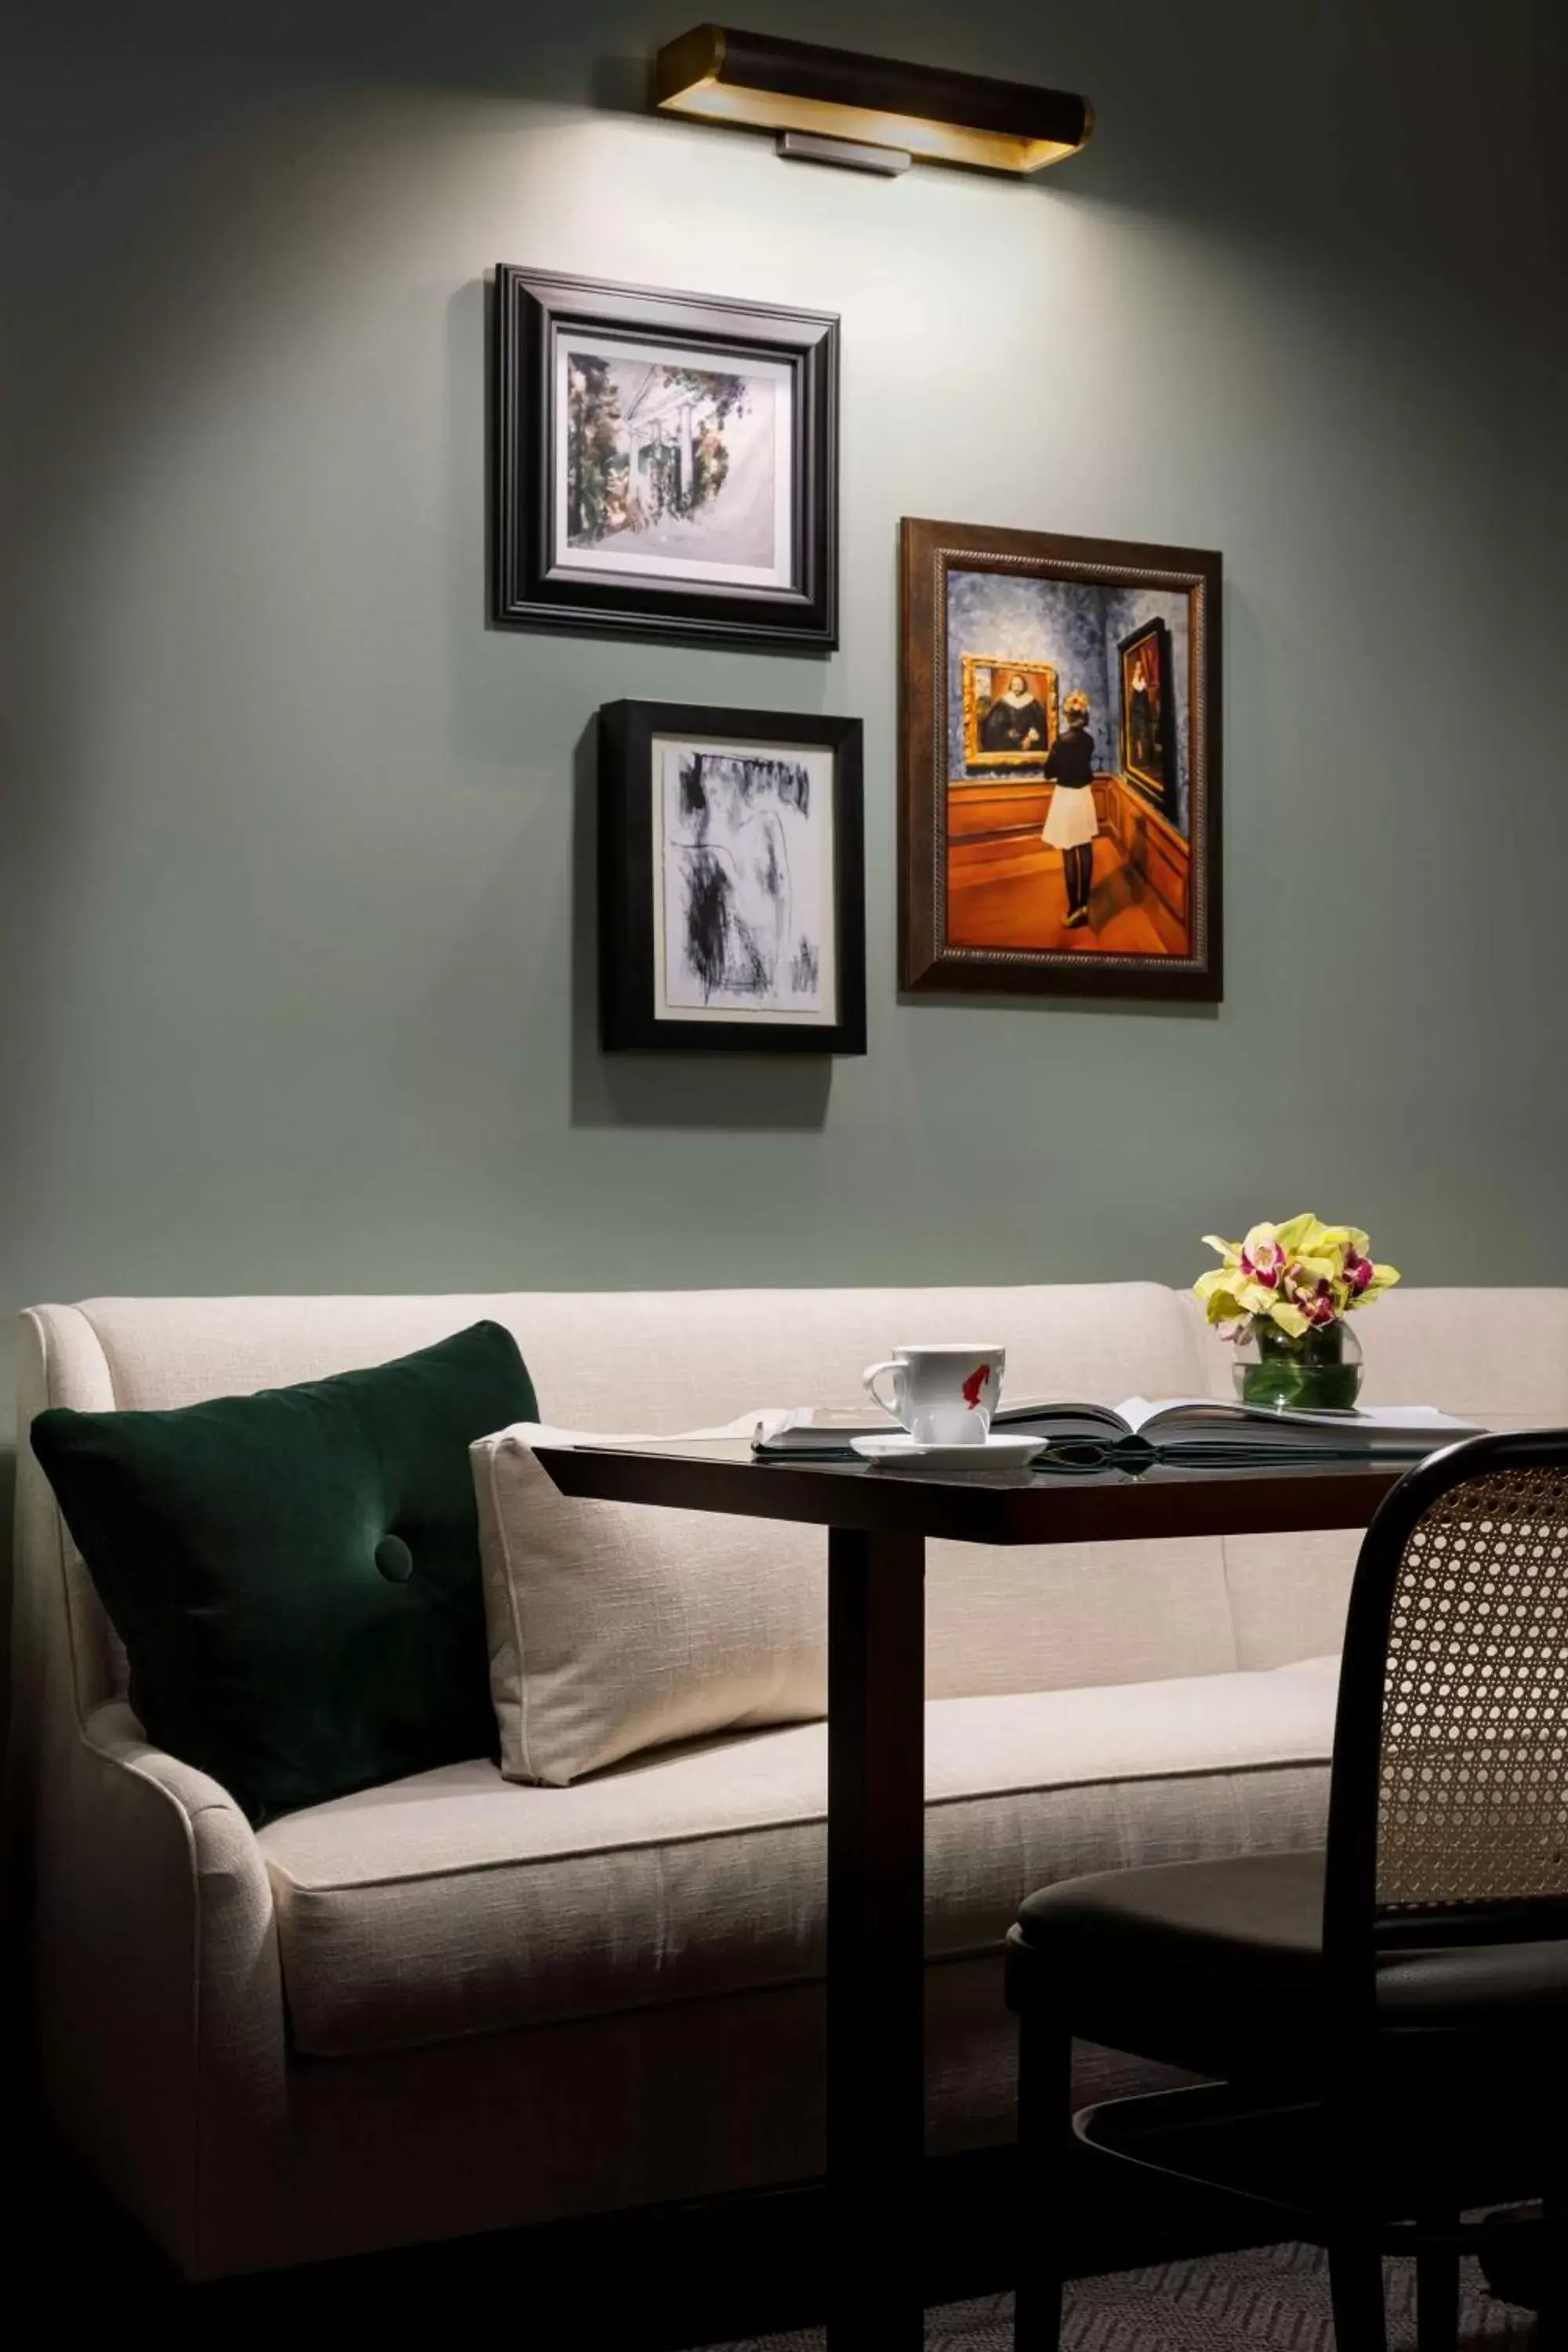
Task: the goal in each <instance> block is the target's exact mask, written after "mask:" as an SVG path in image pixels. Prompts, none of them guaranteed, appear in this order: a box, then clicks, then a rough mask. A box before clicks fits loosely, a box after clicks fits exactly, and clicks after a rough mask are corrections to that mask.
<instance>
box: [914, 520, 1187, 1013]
mask: <svg viewBox="0 0 1568 2352" xmlns="http://www.w3.org/2000/svg"><path fill="white" fill-rule="evenodd" d="M900 552H901V582H902V630H901V671H900V802H899V806H900V817H899V829H900V875H899V879H900V891H899V910H900V923H899V929H900V976H901V980H902V984H903V986H904V987H905V988H906V989H909V990H914V991H928V990H942V989H963V990H1003V991H1008V992H1016V993H1021V994H1029V995H1058V996H1078V997H1084V996H1121V997H1148V998H1164V999H1171V998H1176V999H1181V998H1190V999H1193V1000H1195V1001H1199V1002H1204V1001H1207V1002H1210V1003H1215V1002H1217V1001H1218V1000H1219V998H1220V996H1221V995H1222V993H1223V961H1222V913H1223V909H1222V904H1221V862H1220V580H1221V563H1220V558H1219V557H1218V555H1216V554H1215V553H1213V552H1211V551H1208V550H1205V549H1197V548H1181V547H1161V546H1148V545H1144V544H1142V543H1141V542H1137V541H1124V540H1095V539H1069V538H1066V537H1063V536H1060V535H1059V534H1056V533H1051V532H1045V531H1026V530H986V529H982V528H978V527H973V526H970V525H966V524H962V523H942V522H926V521H917V520H905V522H904V523H903V525H902V542H901V551H900Z"/></svg>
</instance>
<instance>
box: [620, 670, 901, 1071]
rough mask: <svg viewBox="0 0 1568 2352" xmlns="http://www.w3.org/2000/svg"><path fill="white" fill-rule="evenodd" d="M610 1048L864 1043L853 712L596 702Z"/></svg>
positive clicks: (794, 1047)
mask: <svg viewBox="0 0 1568 2352" xmlns="http://www.w3.org/2000/svg"><path fill="white" fill-rule="evenodd" d="M598 854H599V975H600V976H599V1005H600V1028H601V1034H602V1038H603V1042H604V1045H605V1047H606V1049H607V1050H610V1051H618V1050H621V1049H624V1048H628V1047H648V1046H663V1047H669V1048H679V1049H681V1050H683V1051H690V1050H691V1049H693V1048H695V1049H696V1050H697V1051H699V1052H710V1053H738V1052H739V1053H754V1052H765V1053H784V1054H863V1053H864V1052H865V1050H866V912H865V852H864V846H863V832H862V814H861V727H860V721H859V720H858V719H823V718H818V717H816V716H814V715H803V714H800V713H796V712H781V711H768V710H711V709H704V708H702V707H701V706H700V705H693V704H689V703H671V702H612V703H610V704H608V705H607V706H606V707H605V709H603V710H601V712H600V713H599V849H598Z"/></svg>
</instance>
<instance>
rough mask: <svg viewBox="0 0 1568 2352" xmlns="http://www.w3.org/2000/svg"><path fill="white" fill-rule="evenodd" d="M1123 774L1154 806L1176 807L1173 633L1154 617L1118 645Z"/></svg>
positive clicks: (1131, 632) (1165, 624)
mask: <svg viewBox="0 0 1568 2352" xmlns="http://www.w3.org/2000/svg"><path fill="white" fill-rule="evenodd" d="M1116 651H1117V656H1118V676H1119V681H1120V688H1121V772H1122V774H1123V775H1124V776H1126V777H1127V778H1128V779H1129V781H1130V782H1132V783H1135V784H1137V785H1138V786H1139V787H1140V789H1141V790H1142V791H1143V792H1146V793H1149V794H1150V795H1151V797H1152V799H1153V801H1154V802H1155V803H1156V804H1157V805H1158V806H1160V807H1162V808H1166V809H1169V808H1171V807H1172V806H1173V804H1174V800H1175V787H1176V784H1177V782H1178V776H1177V772H1176V762H1175V758H1174V754H1175V750H1176V739H1175V729H1174V726H1173V688H1172V683H1171V628H1170V624H1169V622H1167V621H1163V620H1161V619H1160V618H1159V617H1158V615H1156V616H1155V618H1154V619H1153V620H1152V621H1145V622H1143V623H1142V625H1141V626H1140V627H1138V628H1136V629H1133V630H1131V631H1130V632H1129V634H1128V635H1126V636H1124V637H1122V638H1120V639H1119V640H1118V643H1117V647H1116Z"/></svg>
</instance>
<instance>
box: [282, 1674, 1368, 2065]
mask: <svg viewBox="0 0 1568 2352" xmlns="http://www.w3.org/2000/svg"><path fill="white" fill-rule="evenodd" d="M1334 1691H1335V1672H1334V1661H1333V1660H1332V1659H1320V1660H1315V1661H1313V1662H1311V1663H1310V1664H1302V1665H1298V1666H1293V1667H1288V1668H1283V1669H1280V1670H1279V1671H1278V1672H1276V1673H1273V1674H1268V1675H1215V1676H1203V1677H1198V1678H1196V1679H1194V1680H1181V1681H1171V1682H1164V1683H1156V1684H1145V1685H1134V1686H1132V1687H1130V1688H1114V1689H1100V1690H1092V1691H1056V1692H1043V1693H1042V1692H1031V1693H1028V1694H1026V1695H1022V1696H1012V1697H991V1698H968V1699H941V1700H936V1701H934V1702H933V1703H932V1704H931V1706H929V1707H928V1709H927V1730H926V1738H927V1769H926V1785H927V1790H928V1798H927V1812H926V1912H927V1948H928V1951H929V1952H930V1953H931V1956H932V1957H934V1958H952V1957H954V1956H957V1955H963V1954H973V1953H977V1952H982V1951H987V1950H994V1949H995V1948H998V1947H999V1945H1000V1943H1001V1940H1002V1937H1004V1935H1005V1932H1006V1929H1007V1927H1008V1926H1009V1925H1010V1923H1011V1921H1012V1919H1013V1916H1014V1915H1015V1913H1016V1909H1017V1906H1018V1904H1019V1902H1020V1901H1021V1899H1022V1897H1023V1896H1024V1895H1026V1893H1027V1892H1028V1891H1029V1889H1030V1888H1031V1887H1032V1886H1035V1885H1038V1884H1040V1883H1041V1882H1042V1881H1044V1880H1047V1879H1052V1878H1057V1877H1061V1876H1068V1875H1072V1874H1075V1873H1078V1872H1080V1871H1088V1870H1099V1869H1106V1868H1110V1867H1112V1866H1121V1865H1126V1864H1132V1863H1146V1862H1153V1861H1157V1860H1166V1859H1173V1858H1179V1857H1188V1856H1192V1857H1196V1856H1201V1855H1204V1854H1215V1853H1219V1854H1227V1853H1246V1852H1251V1851H1254V1850H1256V1849H1258V1848H1262V1847H1270V1846H1299V1845H1304V1844H1310V1843H1313V1842H1314V1841H1315V1840H1317V1839H1321V1835H1322V1824H1323V1802H1324V1788H1325V1781H1324V1771H1323V1767H1324V1762H1325V1759H1327V1757H1328V1754H1329V1751H1330V1748H1331V1740H1332V1729H1333V1708H1334ZM825 1818H826V1732H825V1730H824V1729H823V1728H822V1727H820V1726H818V1725H810V1726H803V1727H798V1728H795V1729H793V1730H787V1731H775V1732H770V1733H763V1734H758V1735H755V1736H753V1737H752V1738H746V1739H740V1740H736V1739H724V1740H721V1741H712V1742H709V1743H706V1744H704V1745H703V1746H701V1747H699V1748H691V1749H688V1750H685V1751H683V1752H680V1753H678V1754H674V1755H669V1754H667V1755H665V1756H663V1757H661V1758H658V1759H645V1760H644V1761H642V1762H641V1763H638V1764H633V1765H631V1766H628V1767H626V1768H625V1769H622V1770H620V1771H617V1772H613V1773H607V1774H603V1775H601V1776H599V1777H598V1778H597V1779H595V1780H589V1781H584V1782H583V1783H581V1784H580V1785H578V1786H577V1787H574V1788H572V1789H569V1790H539V1789H525V1788H518V1787H515V1786H512V1785H510V1784H508V1783H507V1782H505V1781H503V1780H501V1779H500V1777H499V1775H498V1774H497V1773H496V1772H495V1771H494V1769H492V1768H490V1767H489V1766H483V1765H459V1766H455V1767H453V1768H451V1769H448V1770H447V1771H445V1772H437V1773H426V1774H424V1775H422V1776H421V1777H420V1778H418V1779H416V1780H403V1781H400V1782H398V1783H397V1784H396V1786H395V1787H394V1788H390V1789H384V1790H367V1791H365V1792H364V1793H363V1795H361V1796H358V1797H353V1798H345V1799H341V1800H339V1801H337V1802H335V1803H332V1804H329V1805H322V1806H318V1807H315V1808H313V1809H311V1810H310V1811H305V1812H300V1813H293V1814H290V1815H289V1817H288V1818H287V1819H286V1820H284V1821H280V1822H275V1823H273V1824H272V1825H271V1826H270V1827H269V1828H268V1829H266V1830H264V1831H263V1832H262V1833H261V1837H260V1840H259V1843H260V1847H261V1852H262V1854H263V1856H264V1857H265V1860H266V1863H267V1866H268V1871H269V1873H270V1874H271V1877H272V1883H273V1886H274V1889H275V1892H276V1895H277V1903H278V1918H279V1948H280V1950H281V1953H282V1961H283V1976H284V1984H285V1988H286V1990H287V1994H288V2000H289V2019H290V2023H291V2027H292V2031H293V2035H294V2040H295V2042H296V2045H297V2046H298V2047H299V2048H300V2050H303V2051H308V2052H310V2053H312V2054H314V2055H316V2056H337V2055H342V2054H343V2053H349V2052H363V2051H369V2050H376V2049H386V2048H395V2047H398V2046H400V2045H403V2044H405V2043H408V2042H420V2041H434V2040H437V2039H441V2038H445V2037H447V2036H451V2035H454V2034H464V2033H480V2032H499V2031H501V2030H504V2029H507V2028H510V2027H513V2026H518V2025H525V2024H537V2023H543V2022H546V2021H555V2020H560V2019H563V2018H573V2017H583V2016H588V2015H592V2014H594V2013H595V2012H597V2011H606V2010H616V2009H631V2008H637V2007H639V2006H641V2005H643V2004H645V2003H647V2002H658V2001H668V2000H693V1999H697V1998H699V1997H701V1998H710V1997H711V1996H713V1995H715V1994H718V1993H732V1992H742V1991H746V1990H761V1989H763V1988H764V1987H768V1986H777V1985H783V1984H789V1983H792V1982H795V1981H797V1980H799V1979H803V1978H810V1977H815V1976H816V1975H818V1974H819V1973H820V1972H821V1969H822V1966H823V1951H824V1929H825V1913H824V1901H825V1894H826V1843H825V1835H824V1828H823V1823H824V1821H825Z"/></svg>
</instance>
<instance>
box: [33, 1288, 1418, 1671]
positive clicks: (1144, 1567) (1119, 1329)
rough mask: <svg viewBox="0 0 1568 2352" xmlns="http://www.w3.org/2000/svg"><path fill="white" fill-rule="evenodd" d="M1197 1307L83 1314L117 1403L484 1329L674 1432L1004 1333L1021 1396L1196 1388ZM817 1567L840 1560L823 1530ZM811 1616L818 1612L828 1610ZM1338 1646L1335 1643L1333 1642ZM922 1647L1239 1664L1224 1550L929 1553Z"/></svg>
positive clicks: (396, 1301)
mask: <svg viewBox="0 0 1568 2352" xmlns="http://www.w3.org/2000/svg"><path fill="white" fill-rule="evenodd" d="M1187 1307H1188V1302H1187V1301H1186V1300H1185V1299H1184V1297H1182V1296H1181V1295H1179V1294H1178V1293H1175V1292H1173V1291H1171V1290H1167V1289H1165V1288H1163V1287H1162V1286H1158V1285H1155V1284H1152V1283H1116V1284H1081V1285H1059V1286H1044V1285H1040V1286H1008V1287H993V1288H964V1289H902V1290H900V1289H880V1290H770V1291H740V1290H718V1291H671V1292H646V1291H645V1292H624V1293H623V1292H581V1293H579V1292H537V1293H510V1294H498V1295H480V1296H464V1297H412V1298H396V1297H363V1298H353V1297H339V1298H331V1297H328V1298H305V1299H289V1298H227V1299H225V1298H213V1299H100V1300H91V1301H89V1302H88V1303H87V1304H86V1305H85V1306H84V1307H82V1309H81V1310H80V1311H81V1313H82V1315H83V1316H84V1317H85V1318H87V1320H88V1322H89V1324H90V1326H91V1328H92V1329H93V1330H94V1331H95V1332H96V1334H97V1336H98V1339H99V1341H100V1345H101V1347H102V1349H103V1350H104V1355H105V1358H106V1360H107V1362H108V1366H109V1372H110V1380H111V1381H112V1385H113V1392H114V1398H115V1402H116V1403H117V1404H119V1405H121V1406H127V1405H131V1406H165V1405H173V1404H184V1403H189V1402H194V1401H195V1400H196V1399H198V1398H202V1397H208V1396H214V1395H220V1394H224V1393H232V1392H234V1391H243V1390H247V1389H255V1388H260V1387H263V1386H268V1385H273V1384H279V1383H283V1382H287V1381H298V1380H308V1379H314V1378H319V1377H321V1375H323V1374H325V1373H330V1372H335V1371H339V1370H344V1369H346V1368H348V1367H350V1366H352V1365H355V1364H373V1363H376V1362H379V1361H381V1360H383V1359H384V1358H385V1357H387V1356H390V1355H394V1354H395V1353H397V1352H398V1351H399V1350H400V1349H410V1348H415V1347H419V1346H422V1345H425V1344H427V1343H428V1342H429V1341H431V1340H434V1339H438V1338H440V1337H441V1336H442V1335H443V1334H444V1333H446V1332H448V1331H451V1330H453V1329H454V1328H458V1327H459V1326H461V1325H463V1324H465V1323H468V1322H473V1321H477V1320H479V1319H480V1318H487V1317H488V1318H493V1319H494V1320H495V1321H497V1322H500V1323H503V1324H505V1325H506V1326H507V1327H508V1328H510V1330H511V1332H512V1333H513V1335H514V1336H515V1337H516V1339H517V1340H518V1342H519V1344H520V1346H521V1349H522V1352H523V1355H524V1358H525V1359H526V1360H527V1363H528V1366H529V1370H530V1371H531V1374H532V1375H533V1380H534V1384H535V1387H536V1388H537V1391H538V1394H539V1399H540V1407H541V1411H542V1413H543V1414H544V1415H545V1416H546V1417H547V1418H548V1419H549V1420H550V1421H551V1422H552V1423H556V1424H557V1425H559V1426H563V1427H573V1428H578V1429H586V1430H593V1429H595V1428H596V1429H601V1430H628V1429H644V1430H661V1429H662V1430H679V1429H689V1428H695V1427H700V1426H704V1425H710V1424H714V1423H721V1422H724V1421H728V1420H730V1419H731V1418H732V1417H733V1416H734V1415H735V1414H736V1413H738V1412H745V1411H747V1410H749V1409H750V1408H752V1407H753V1406H767V1405H793V1404H802V1403H805V1402H818V1403H825V1404H854V1403H856V1402H858V1401H859V1399H860V1385H859V1375H860V1372H861V1370H862V1368H863V1367H864V1366H865V1365H866V1364H868V1363H869V1362H871V1361H873V1360H875V1359H877V1358H878V1357H881V1356H885V1355H886V1354H887V1352H888V1350H889V1347H891V1346H893V1345H896V1344H898V1343H900V1342H903V1341H910V1340H921V1339H999V1340H1001V1341H1002V1342H1003V1343H1004V1344H1005V1347H1006V1349H1007V1351H1008V1361H1007V1388H1008V1390H1009V1391H1011V1392H1012V1394H1013V1395H1015V1396H1026V1395H1029V1396H1051V1395H1054V1396H1062V1397H1089V1398H1104V1399H1106V1400H1108V1401H1110V1402H1117V1401H1118V1400H1119V1399H1121V1398H1122V1397H1125V1396H1127V1395H1130V1394H1131V1393H1133V1392H1134V1391H1142V1392H1144V1393H1145V1394H1152V1395H1159V1394H1162V1393H1163V1394H1167V1395H1184V1394H1193V1393H1199V1394H1201V1393H1203V1392H1204V1391H1205V1387H1206V1385H1207V1372H1208V1358H1209V1355H1210V1353H1211V1352H1212V1351H1213V1342H1212V1341H1211V1340H1209V1339H1207V1337H1206V1336H1205V1334H1204V1333H1203V1331H1202V1329H1201V1326H1200V1325H1199V1323H1198V1322H1197V1320H1196V1319H1195V1318H1194V1317H1192V1316H1191V1315H1189V1313H1188V1311H1187ZM1384 1311H1385V1308H1384V1307H1379V1309H1378V1312H1379V1313H1380V1314H1381V1313H1383V1312H1384ZM62 1401H63V1402H70V1399H69V1398H68V1397H67V1398H64V1399H63V1400H62ZM729 1524H730V1525H731V1527H733V1525H734V1523H729ZM758 1532H759V1533H761V1532H763V1531H762V1530H759V1531H758ZM766 1539H767V1540H769V1541H773V1540H774V1539H775V1538H774V1537H773V1535H772V1534H771V1533H770V1534H768V1535H767V1536H766ZM776 1539H777V1540H778V1541H779V1542H781V1543H783V1542H785V1541H787V1540H788V1538H784V1537H782V1536H780V1537H778V1538H776ZM815 1557H816V1560H817V1561H818V1562H821V1561H822V1560H824V1559H825V1558H826V1542H825V1540H824V1539H823V1538H820V1537H818V1538H816V1551H815ZM811 1605H812V1607H813V1610H814V1611H815V1612H816V1614H817V1615H818V1618H819V1617H820V1601H819V1596H815V1597H814V1599H813V1601H812V1604H811ZM1337 1641H1338V1633H1337V1630H1336V1632H1335V1633H1334V1635H1333V1636H1332V1638H1331V1640H1330V1641H1329V1642H1328V1643H1321V1642H1320V1643H1318V1644H1317V1646H1318V1648H1320V1649H1321V1648H1325V1647H1328V1648H1332V1647H1334V1646H1336V1645H1337ZM927 1642H928V1659H929V1688H930V1690H931V1696H933V1697H950V1696H969V1695H975V1694H980V1693H985V1692H992V1691H1009V1690H1056V1689H1063V1688H1069V1687H1072V1686H1073V1685H1089V1684H1105V1683H1129V1682H1142V1681H1152V1680H1156V1679H1158V1678H1160V1677H1162V1676H1163V1675H1194V1674H1207V1673H1215V1672H1220V1671H1224V1670H1225V1669H1226V1668H1228V1667H1230V1666H1232V1665H1234V1664H1236V1663H1237V1651H1236V1642H1235V1637H1234V1633H1233V1629H1232V1622H1231V1614H1230V1604H1229V1600H1228V1597H1227V1592H1226V1571H1225V1555H1224V1551H1223V1549H1222V1547H1221V1545H1220V1544H1219V1542H1218V1541H1217V1540H1210V1539H1203V1540H1199V1541H1195V1542H1193V1541H1188V1542H1169V1543H1149V1544H1140V1545H1125V1546H1117V1545H1069V1546H1057V1547H1043V1548H1039V1549H1028V1550H993V1549H983V1548H979V1547H974V1546H968V1545H956V1544H947V1543H933V1544H932V1545H931V1548H930V1559H929V1574H928V1606H927ZM1289 1654H1290V1655H1292V1656H1300V1655H1305V1654H1309V1653H1308V1652H1307V1651H1303V1650H1292V1651H1291V1652H1290V1653H1289Z"/></svg>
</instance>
